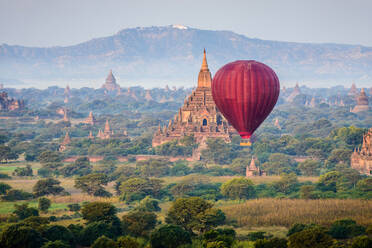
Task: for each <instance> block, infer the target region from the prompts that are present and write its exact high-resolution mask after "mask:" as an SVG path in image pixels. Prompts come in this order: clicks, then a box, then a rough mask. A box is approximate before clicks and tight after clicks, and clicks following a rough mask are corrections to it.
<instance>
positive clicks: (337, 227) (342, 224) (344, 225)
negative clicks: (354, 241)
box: [328, 219, 365, 239]
mask: <svg viewBox="0 0 372 248" xmlns="http://www.w3.org/2000/svg"><path fill="white" fill-rule="evenodd" d="M328 233H329V234H330V235H331V236H332V237H334V238H336V239H347V238H351V237H355V236H358V235H362V234H364V233H365V227H363V226H360V225H357V224H356V222H355V221H354V220H351V219H344V220H338V221H335V222H334V223H333V224H332V226H331V227H330V229H329V232H328Z"/></svg>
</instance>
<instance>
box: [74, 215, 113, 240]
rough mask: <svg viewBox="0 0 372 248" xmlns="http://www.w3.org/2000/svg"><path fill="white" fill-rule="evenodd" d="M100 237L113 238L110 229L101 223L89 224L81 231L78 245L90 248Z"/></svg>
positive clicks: (107, 225)
mask: <svg viewBox="0 0 372 248" xmlns="http://www.w3.org/2000/svg"><path fill="white" fill-rule="evenodd" d="M100 236H106V237H109V238H114V234H113V233H112V227H111V226H110V225H109V224H107V223H105V222H103V221H99V222H93V223H90V224H88V225H87V226H86V227H85V228H84V229H83V230H82V231H81V236H80V244H81V245H83V246H90V245H91V244H93V242H94V241H95V240H96V239H97V238H98V237H100Z"/></svg>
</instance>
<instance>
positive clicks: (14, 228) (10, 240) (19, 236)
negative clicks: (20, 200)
mask: <svg viewBox="0 0 372 248" xmlns="http://www.w3.org/2000/svg"><path fill="white" fill-rule="evenodd" d="M42 243H43V238H42V237H41V234H40V233H39V232H38V231H36V230H35V229H33V228H31V227H29V226H25V225H23V224H14V225H10V226H8V227H6V228H5V229H4V230H3V232H2V235H1V240H0V247H3V248H21V247H27V248H39V247H40V246H41V245H42Z"/></svg>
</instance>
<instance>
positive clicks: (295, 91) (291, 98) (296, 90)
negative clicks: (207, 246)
mask: <svg viewBox="0 0 372 248" xmlns="http://www.w3.org/2000/svg"><path fill="white" fill-rule="evenodd" d="M300 94H301V91H300V86H299V85H298V83H296V86H295V87H294V88H293V91H292V93H291V94H290V95H289V96H288V97H287V101H288V102H293V101H294V99H295V97H296V96H298V95H300Z"/></svg>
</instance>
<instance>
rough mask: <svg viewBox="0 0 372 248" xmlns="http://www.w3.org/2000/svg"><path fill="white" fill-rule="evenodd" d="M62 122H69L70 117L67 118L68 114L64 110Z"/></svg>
mask: <svg viewBox="0 0 372 248" xmlns="http://www.w3.org/2000/svg"><path fill="white" fill-rule="evenodd" d="M63 121H64V122H70V117H69V116H68V112H67V109H66V108H65V109H64V110H63Z"/></svg>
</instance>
